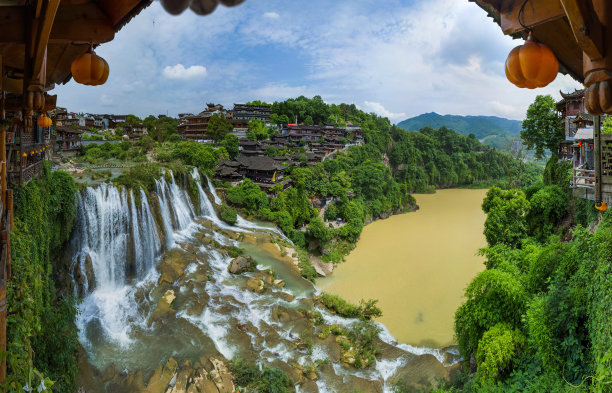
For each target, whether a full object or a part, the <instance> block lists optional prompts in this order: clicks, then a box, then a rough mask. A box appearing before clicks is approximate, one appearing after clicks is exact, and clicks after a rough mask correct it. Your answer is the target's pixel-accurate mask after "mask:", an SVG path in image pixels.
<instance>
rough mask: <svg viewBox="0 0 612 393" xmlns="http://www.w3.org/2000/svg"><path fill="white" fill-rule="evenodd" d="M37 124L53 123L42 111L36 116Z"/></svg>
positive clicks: (46, 125)
mask: <svg viewBox="0 0 612 393" xmlns="http://www.w3.org/2000/svg"><path fill="white" fill-rule="evenodd" d="M37 124H38V126H39V127H51V124H53V123H52V121H51V118H49V116H47V115H45V114H44V113H43V114H41V115H40V117H39V118H38V121H37Z"/></svg>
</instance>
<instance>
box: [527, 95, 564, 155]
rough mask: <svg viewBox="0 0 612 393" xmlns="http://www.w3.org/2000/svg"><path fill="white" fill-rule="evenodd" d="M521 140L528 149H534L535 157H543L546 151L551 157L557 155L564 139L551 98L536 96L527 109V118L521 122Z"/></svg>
mask: <svg viewBox="0 0 612 393" xmlns="http://www.w3.org/2000/svg"><path fill="white" fill-rule="evenodd" d="M521 138H522V139H523V142H524V143H525V144H526V145H527V148H529V149H535V157H536V158H538V159H539V158H542V157H544V150H545V149H548V150H549V151H550V152H551V153H552V154H553V156H555V155H556V154H557V149H558V148H559V144H560V143H561V141H563V139H565V134H564V130H563V123H562V122H561V119H560V118H559V116H557V110H556V108H555V101H554V100H553V98H552V97H551V96H549V95H548V96H537V97H536V99H535V101H534V102H533V104H531V105H530V106H529V109H527V117H526V118H525V120H523V130H522V131H521Z"/></svg>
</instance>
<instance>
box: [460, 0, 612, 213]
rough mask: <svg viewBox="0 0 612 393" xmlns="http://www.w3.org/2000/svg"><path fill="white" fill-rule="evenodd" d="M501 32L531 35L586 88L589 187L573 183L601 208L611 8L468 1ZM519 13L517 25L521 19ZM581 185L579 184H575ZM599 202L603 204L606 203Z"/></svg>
mask: <svg viewBox="0 0 612 393" xmlns="http://www.w3.org/2000/svg"><path fill="white" fill-rule="evenodd" d="M470 1H472V2H475V3H477V4H478V5H479V6H480V7H482V8H483V9H484V10H485V11H486V12H487V13H488V14H489V16H491V17H492V18H493V20H494V21H495V22H496V23H497V24H498V25H499V26H500V27H501V30H502V31H503V33H504V34H508V35H512V36H513V37H515V38H521V37H522V38H526V37H527V34H528V30H530V31H531V33H532V35H533V37H534V38H535V39H536V40H537V41H539V42H541V43H543V44H545V45H547V46H548V47H549V48H550V49H551V50H552V51H553V52H554V54H555V56H556V57H557V59H558V60H559V71H560V72H562V73H565V74H569V75H571V76H572V77H573V78H574V79H576V80H577V81H579V82H581V83H583V84H584V86H585V87H586V89H585V91H584V107H585V109H586V110H587V111H588V112H589V113H590V114H591V115H593V116H594V117H593V154H594V160H593V166H594V181H593V183H587V184H579V182H578V181H577V180H580V179H574V180H573V184H574V185H575V186H574V187H576V188H575V192H574V194H575V195H576V196H579V197H582V198H587V199H591V200H594V201H595V204H596V206H598V207H599V208H601V209H605V208H606V207H607V205H610V204H612V136H608V135H605V136H602V134H601V117H600V116H601V115H603V114H612V40H611V39H609V38H610V37H612V12H611V11H612V9H611V7H610V2H609V1H605V0H585V1H577V0H561V1H550V0H530V1H525V0H470ZM519 15H520V21H519ZM576 184H579V185H576ZM602 202H605V203H606V204H605V205H604V204H603V203H602Z"/></svg>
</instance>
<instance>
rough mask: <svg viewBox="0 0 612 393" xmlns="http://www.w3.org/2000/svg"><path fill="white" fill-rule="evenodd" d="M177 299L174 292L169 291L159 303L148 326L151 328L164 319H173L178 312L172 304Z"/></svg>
mask: <svg viewBox="0 0 612 393" xmlns="http://www.w3.org/2000/svg"><path fill="white" fill-rule="evenodd" d="M174 299H176V296H175V295H174V291H173V290H172V289H168V290H167V291H166V292H165V293H164V294H163V295H162V297H161V298H159V301H158V302H157V307H156V308H155V311H153V313H152V314H151V316H150V317H149V321H148V325H149V326H151V325H152V324H153V322H159V321H160V320H162V319H168V318H173V317H174V316H175V315H176V311H175V310H174V309H173V308H172V302H173V301H174Z"/></svg>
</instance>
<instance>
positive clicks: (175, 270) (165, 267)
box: [157, 248, 196, 285]
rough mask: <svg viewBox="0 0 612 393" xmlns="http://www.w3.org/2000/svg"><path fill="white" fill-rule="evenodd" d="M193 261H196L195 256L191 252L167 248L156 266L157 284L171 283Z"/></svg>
mask: <svg viewBox="0 0 612 393" xmlns="http://www.w3.org/2000/svg"><path fill="white" fill-rule="evenodd" d="M194 262H196V257H195V255H193V254H190V253H186V252H185V251H183V250H181V249H179V248H174V249H171V250H168V251H167V252H166V253H165V254H164V257H163V258H162V260H161V261H160V262H159V264H158V266H157V269H158V270H159V272H160V276H159V279H158V280H157V283H158V285H163V284H164V283H166V284H170V285H172V284H173V283H174V282H175V281H176V280H177V279H178V278H179V277H181V276H182V275H183V272H184V270H185V268H186V267H187V266H189V265H190V264H191V263H194Z"/></svg>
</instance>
